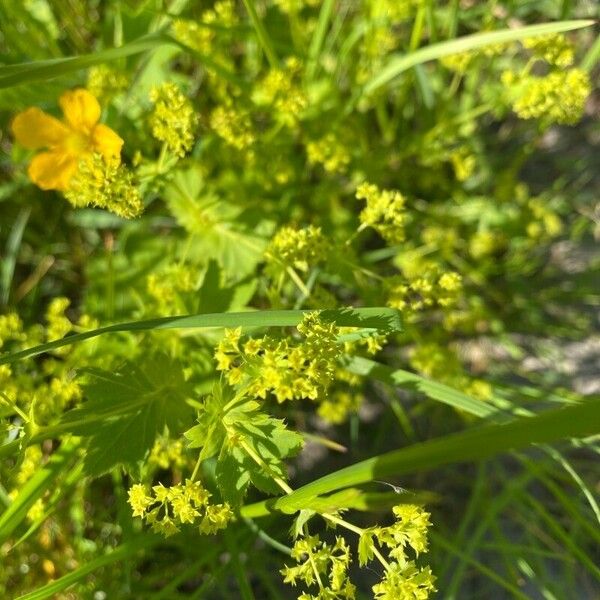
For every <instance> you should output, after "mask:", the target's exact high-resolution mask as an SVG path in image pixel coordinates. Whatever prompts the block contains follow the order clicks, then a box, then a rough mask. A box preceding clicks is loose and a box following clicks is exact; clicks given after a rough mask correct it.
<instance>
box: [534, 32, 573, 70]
mask: <svg viewBox="0 0 600 600" xmlns="http://www.w3.org/2000/svg"><path fill="white" fill-rule="evenodd" d="M523 46H525V48H527V49H528V50H530V51H531V52H532V54H533V55H534V56H535V57H536V58H539V59H540V60H544V61H545V62H547V63H548V64H550V65H554V66H556V67H561V68H564V67H570V66H571V65H572V64H573V61H574V59H575V48H574V46H573V44H572V43H571V42H570V41H569V40H568V39H567V38H566V37H565V35H564V34H561V33H549V34H547V35H538V36H535V37H532V38H526V39H525V40H523Z"/></svg>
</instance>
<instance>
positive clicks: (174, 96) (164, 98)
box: [150, 83, 197, 157]
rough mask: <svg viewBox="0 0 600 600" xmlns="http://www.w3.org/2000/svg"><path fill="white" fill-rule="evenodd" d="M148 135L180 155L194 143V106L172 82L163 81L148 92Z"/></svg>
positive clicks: (195, 121) (195, 122)
mask: <svg viewBox="0 0 600 600" xmlns="http://www.w3.org/2000/svg"><path fill="white" fill-rule="evenodd" d="M150 100H152V102H153V104H154V109H153V111H152V114H151V115H150V127H151V129H152V135H153V136H154V137H155V138H156V139H157V140H159V141H161V142H164V143H165V145H166V147H167V148H168V150H169V151H170V152H172V153H173V154H175V155H176V156H179V157H183V156H185V153H186V152H188V151H189V150H190V149H191V148H192V145H193V144H194V134H195V131H196V124H197V117H196V113H195V112H194V107H193V106H192V103H191V102H190V101H189V99H188V98H187V97H186V96H184V95H183V94H182V93H181V91H180V90H179V88H178V87H177V86H176V85H175V84H174V83H163V84H161V85H159V86H157V87H155V88H154V89H153V90H152V91H151V92H150Z"/></svg>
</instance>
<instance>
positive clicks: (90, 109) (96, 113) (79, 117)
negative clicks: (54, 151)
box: [58, 88, 101, 134]
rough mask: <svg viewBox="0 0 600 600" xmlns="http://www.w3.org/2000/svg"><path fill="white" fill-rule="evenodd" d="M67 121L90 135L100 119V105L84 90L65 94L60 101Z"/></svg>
mask: <svg viewBox="0 0 600 600" xmlns="http://www.w3.org/2000/svg"><path fill="white" fill-rule="evenodd" d="M58 103H59V104H60V107H61V108H62V111H63V114H64V115H65V120H66V121H67V123H69V125H70V126H71V127H72V128H73V129H76V130H78V131H83V132H85V133H86V134H87V133H90V132H91V130H92V128H93V127H94V125H96V123H97V122H98V120H99V119H100V112H101V110H100V104H98V100H96V98H95V97H94V96H92V94H90V93H89V92H88V91H87V90H84V89H82V88H79V89H76V90H70V91H68V92H65V93H64V94H63V95H62V96H61V97H60V98H59V100H58Z"/></svg>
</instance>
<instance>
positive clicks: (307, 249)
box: [265, 225, 329, 271]
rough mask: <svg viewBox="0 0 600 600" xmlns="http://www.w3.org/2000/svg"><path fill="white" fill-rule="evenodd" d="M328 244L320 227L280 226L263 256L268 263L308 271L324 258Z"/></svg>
mask: <svg viewBox="0 0 600 600" xmlns="http://www.w3.org/2000/svg"><path fill="white" fill-rule="evenodd" d="M328 250H329V244H328V242H327V239H326V238H325V236H324V235H323V232H322V231H321V228H320V227H315V226H313V225H309V226H308V227H304V228H302V229H296V228H295V227H292V226H290V225H286V226H284V227H281V228H280V229H279V230H278V231H277V233H276V234H275V236H274V237H273V239H272V240H271V242H270V244H269V246H268V248H267V250H266V251H265V258H266V259H267V261H268V262H269V263H274V264H278V265H283V266H284V267H292V268H294V269H298V270H300V271H308V270H309V269H310V268H311V267H313V266H315V265H317V264H318V263H320V262H321V261H323V260H325V258H326V256H327V252H328Z"/></svg>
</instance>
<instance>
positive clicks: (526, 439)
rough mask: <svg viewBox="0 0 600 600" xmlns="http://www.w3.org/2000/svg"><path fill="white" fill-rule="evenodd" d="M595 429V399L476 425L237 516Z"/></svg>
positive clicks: (599, 422)
mask: <svg viewBox="0 0 600 600" xmlns="http://www.w3.org/2000/svg"><path fill="white" fill-rule="evenodd" d="M599 431H600V400H590V401H586V402H582V403H580V404H577V405H574V406H569V407H567V408H559V409H554V410H549V411H546V412H544V413H542V414H539V415H536V416H535V417H524V418H520V419H515V420H514V421H512V422H510V423H506V424H492V425H486V426H483V427H477V428H474V429H470V430H467V431H463V432H460V433H456V434H452V435H448V436H445V437H442V438H438V439H435V440H430V441H427V442H422V443H420V444H415V445H412V446H409V447H407V448H402V449H400V450H395V451H393V452H388V453H387V454H382V455H380V456H375V457H373V458H370V459H368V460H364V461H362V462H359V463H356V464H355V465H352V466H349V467H346V468H344V469H341V470H339V471H336V472H334V473H331V474H329V475H326V476H325V477H322V478H321V479H317V480H316V481H313V482H312V483H309V484H308V485H305V486H303V487H301V488H299V489H298V490H296V491H295V492H293V493H292V494H290V495H288V496H286V497H282V498H279V499H277V500H271V501H265V502H260V503H257V504H254V505H250V506H247V507H245V508H244V510H243V511H242V514H243V515H244V516H247V517H257V516H262V515H264V514H267V513H268V512H270V510H272V509H275V510H280V511H283V512H295V511H296V510H298V509H299V508H301V507H303V506H304V505H305V504H306V503H307V502H310V501H311V500H312V499H313V498H315V497H317V496H320V495H322V494H327V493H329V492H332V491H335V490H339V489H343V488H346V487H349V486H352V485H358V484H361V483H366V482H369V481H373V480H374V479H385V478H386V477H391V476H398V475H403V474H405V473H414V472H415V471H420V472H421V471H426V470H430V469H433V468H436V467H440V466H443V465H446V464H453V463H457V462H464V461H477V460H482V459H484V458H488V457H490V456H493V455H495V454H499V453H502V452H507V451H509V450H519V449H522V448H526V447H528V446H531V445H533V444H543V443H550V442H555V441H557V440H561V439H568V438H574V437H586V436H590V435H595V434H597V433H598V432H599Z"/></svg>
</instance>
